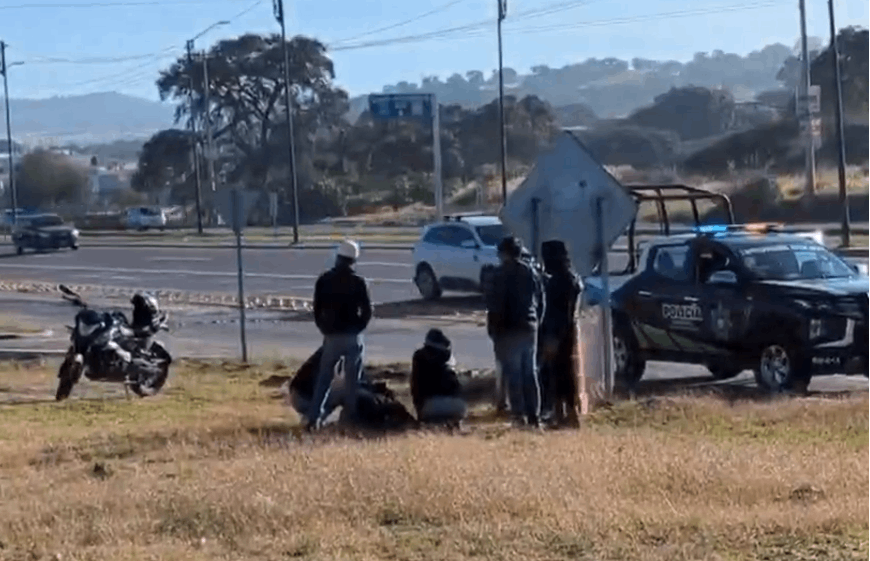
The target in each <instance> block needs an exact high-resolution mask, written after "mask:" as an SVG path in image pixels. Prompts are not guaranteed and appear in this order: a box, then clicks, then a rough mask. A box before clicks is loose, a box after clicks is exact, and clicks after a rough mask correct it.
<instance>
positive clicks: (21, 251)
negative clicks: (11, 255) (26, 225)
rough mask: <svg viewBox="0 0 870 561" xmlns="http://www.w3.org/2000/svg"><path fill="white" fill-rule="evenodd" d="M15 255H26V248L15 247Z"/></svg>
mask: <svg viewBox="0 0 870 561" xmlns="http://www.w3.org/2000/svg"><path fill="white" fill-rule="evenodd" d="M15 253H17V254H18V255H24V246H21V245H17V246H15Z"/></svg>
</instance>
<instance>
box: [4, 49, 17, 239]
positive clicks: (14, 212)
mask: <svg viewBox="0 0 870 561" xmlns="http://www.w3.org/2000/svg"><path fill="white" fill-rule="evenodd" d="M0 70H2V71H3V97H4V99H5V100H6V149H7V153H8V154H9V192H10V193H11V197H12V224H13V225H15V223H16V222H17V217H18V194H17V193H16V192H15V172H14V169H15V161H14V160H13V159H12V122H11V118H10V116H9V77H8V76H7V73H8V70H9V68H8V67H7V66H6V42H5V41H0Z"/></svg>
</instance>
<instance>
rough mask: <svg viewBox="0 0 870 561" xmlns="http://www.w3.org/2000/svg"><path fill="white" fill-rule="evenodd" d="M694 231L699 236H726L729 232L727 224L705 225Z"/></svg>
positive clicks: (697, 227) (696, 227)
mask: <svg viewBox="0 0 870 561" xmlns="http://www.w3.org/2000/svg"><path fill="white" fill-rule="evenodd" d="M693 230H694V231H695V232H698V233H699V234H724V233H725V232H727V231H728V226H727V225H726V224H704V225H702V226H695V228H693Z"/></svg>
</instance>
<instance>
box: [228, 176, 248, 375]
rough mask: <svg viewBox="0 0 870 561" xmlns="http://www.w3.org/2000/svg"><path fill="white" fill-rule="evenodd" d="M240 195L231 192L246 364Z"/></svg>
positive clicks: (240, 319) (243, 358) (246, 341)
mask: <svg viewBox="0 0 870 561" xmlns="http://www.w3.org/2000/svg"><path fill="white" fill-rule="evenodd" d="M241 198H242V196H241V193H239V190H238V189H233V190H232V199H233V214H232V217H233V232H234V233H235V234H236V265H237V268H238V274H239V328H240V329H241V332H240V337H241V341H242V362H245V363H246V362H248V339H247V336H246V334H245V267H244V264H243V263H242V225H243V224H244V219H243V217H242V212H241V211H242V202H241Z"/></svg>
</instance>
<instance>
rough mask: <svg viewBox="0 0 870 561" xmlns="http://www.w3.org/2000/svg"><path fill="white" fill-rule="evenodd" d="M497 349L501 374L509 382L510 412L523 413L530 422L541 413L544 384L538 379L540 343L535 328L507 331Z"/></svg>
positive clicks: (534, 420) (500, 339)
mask: <svg viewBox="0 0 870 561" xmlns="http://www.w3.org/2000/svg"><path fill="white" fill-rule="evenodd" d="M494 346H495V352H496V355H497V356H498V361H499V363H501V368H502V376H504V380H505V382H506V383H507V390H508V398H509V400H510V404H511V412H512V413H513V414H514V415H517V416H520V415H524V416H525V417H526V420H527V421H529V422H536V421H538V420H539V419H540V416H541V388H540V385H539V383H538V363H537V356H536V355H537V347H538V336H537V333H535V332H530V333H525V332H517V333H508V334H505V335H502V336H500V337H499V338H498V342H497V344H496V345H494Z"/></svg>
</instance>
